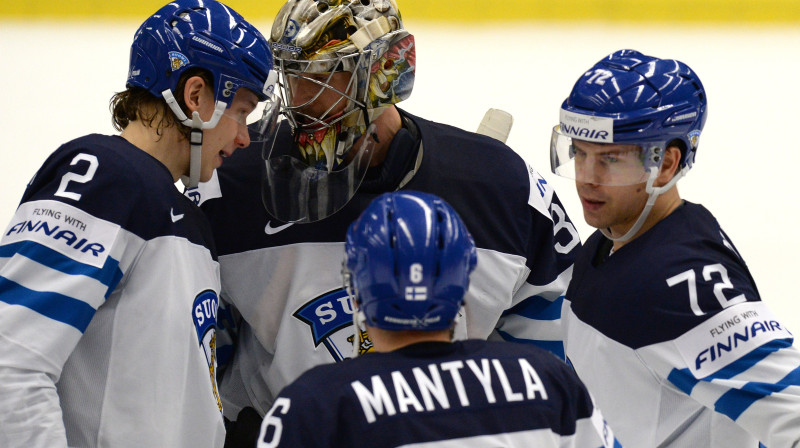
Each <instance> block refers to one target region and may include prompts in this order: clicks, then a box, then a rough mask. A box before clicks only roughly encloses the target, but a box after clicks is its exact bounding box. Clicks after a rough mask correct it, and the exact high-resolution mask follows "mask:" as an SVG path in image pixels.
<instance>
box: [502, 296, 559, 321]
mask: <svg viewBox="0 0 800 448" xmlns="http://www.w3.org/2000/svg"><path fill="white" fill-rule="evenodd" d="M563 302H564V297H563V296H561V297H559V298H558V299H556V300H554V301H550V300H547V299H545V298H544V297H541V296H533V297H529V298H527V299H525V300H523V301H522V302H520V303H519V304H518V305H517V306H515V307H513V308H511V309H508V310H506V311H505V312H503V315H504V316H507V315H509V314H517V315H520V316H524V317H527V318H529V319H535V320H558V319H561V305H562V304H563Z"/></svg>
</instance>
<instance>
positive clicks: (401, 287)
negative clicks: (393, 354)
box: [344, 191, 477, 330]
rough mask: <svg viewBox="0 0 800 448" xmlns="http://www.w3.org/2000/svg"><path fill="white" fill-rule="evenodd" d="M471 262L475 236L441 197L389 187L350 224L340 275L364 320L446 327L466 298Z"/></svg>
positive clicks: (389, 325) (392, 326)
mask: <svg viewBox="0 0 800 448" xmlns="http://www.w3.org/2000/svg"><path fill="white" fill-rule="evenodd" d="M476 263H477V253H476V250H475V243H474V242H473V240H472V236H470V234H469V232H468V231H467V228H466V226H465V225H464V223H463V222H462V221H461V218H460V217H459V216H458V214H457V213H456V211H455V210H453V208H452V207H451V206H450V205H449V204H447V203H446V202H445V201H444V200H442V199H441V198H439V197H437V196H434V195H431V194H427V193H418V192H411V191H407V192H394V193H386V194H384V195H382V196H380V197H378V198H377V199H375V200H374V201H373V202H372V203H371V204H370V205H369V207H367V209H366V210H364V212H363V213H362V214H361V216H360V217H359V218H358V219H357V220H356V221H355V222H353V224H351V225H350V228H349V230H348V232H347V239H346V242H345V262H344V268H345V269H344V273H345V274H344V277H345V279H344V280H345V285H346V286H347V288H348V290H349V291H350V292H351V295H352V296H353V298H354V300H355V301H356V303H357V304H358V306H359V310H360V311H361V312H363V313H364V315H365V317H366V323H367V324H368V325H370V326H372V327H378V328H383V329H386V330H444V329H447V328H450V326H451V325H453V322H454V320H455V318H456V315H457V314H458V311H459V309H460V308H461V306H462V304H463V302H464V294H465V292H466V291H467V288H468V286H469V275H470V273H471V272H472V271H473V270H474V269H475V265H476Z"/></svg>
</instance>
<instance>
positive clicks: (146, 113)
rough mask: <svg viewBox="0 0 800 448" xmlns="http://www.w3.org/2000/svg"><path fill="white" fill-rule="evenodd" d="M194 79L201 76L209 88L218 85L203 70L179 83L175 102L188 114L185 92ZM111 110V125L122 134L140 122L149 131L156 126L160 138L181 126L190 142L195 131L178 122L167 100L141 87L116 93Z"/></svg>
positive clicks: (188, 73)
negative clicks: (187, 84)
mask: <svg viewBox="0 0 800 448" xmlns="http://www.w3.org/2000/svg"><path fill="white" fill-rule="evenodd" d="M192 76H200V77H201V78H203V80H204V81H205V82H206V85H208V86H213V85H214V84H213V77H212V75H211V73H210V72H209V71H207V70H204V69H202V68H191V69H189V70H187V71H186V72H185V73H184V74H183V75H182V76H181V79H180V81H178V86H177V87H176V88H175V92H174V95H175V100H176V101H177V102H178V106H180V108H181V110H182V111H184V113H185V112H186V102H185V101H184V99H183V89H184V87H185V86H186V80H188V79H189V78H191V77H192ZM109 110H110V111H111V121H112V123H113V125H114V129H116V130H118V131H122V130H123V129H125V128H126V127H128V125H129V124H130V123H131V122H133V121H136V120H141V121H142V123H143V124H145V125H147V126H149V127H153V126H155V128H156V135H159V136H160V135H161V131H162V130H163V129H166V128H169V127H171V126H177V128H178V131H180V133H181V134H182V135H183V136H184V138H186V139H187V140H188V139H189V135H190V133H191V131H192V129H191V128H190V127H189V126H186V125H184V124H182V123H180V122H179V121H178V119H177V117H175V114H174V113H173V112H172V110H170V108H169V106H167V103H166V101H164V99H163V98H157V97H155V96H153V94H152V93H150V92H148V91H147V90H146V89H143V88H141V87H131V88H129V89H127V90H124V91H122V92H117V93H115V94H114V96H112V97H111V101H109ZM187 115H188V114H187Z"/></svg>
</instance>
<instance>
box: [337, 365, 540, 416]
mask: <svg viewBox="0 0 800 448" xmlns="http://www.w3.org/2000/svg"><path fill="white" fill-rule="evenodd" d="M517 361H518V362H519V368H520V372H521V374H522V378H523V379H524V381H525V390H522V389H519V390H514V388H513V387H512V385H511V383H510V382H509V380H508V375H507V374H506V372H505V370H504V369H503V365H502V364H501V362H500V360H498V359H492V360H489V359H485V358H484V359H481V360H480V361H478V360H475V359H467V360H465V361H461V360H453V361H446V362H442V363H438V364H429V365H428V369H427V372H426V371H425V370H423V369H422V368H420V367H414V368H413V369H412V374H413V378H411V377H408V376H404V375H403V372H402V371H399V370H395V371H393V372H391V373H390V374H389V375H384V376H381V375H373V376H372V378H371V384H363V383H362V382H361V381H353V382H352V383H350V387H351V388H352V389H353V391H354V392H355V394H356V397H358V401H359V403H361V408H362V410H363V411H364V418H365V419H366V420H367V422H368V423H374V422H375V421H376V420H377V419H378V418H379V417H384V416H385V417H391V416H393V415H396V414H397V413H398V412H399V413H401V414H406V413H409V412H433V411H437V410H442V409H451V408H454V407H462V408H465V407H468V406H470V404H471V403H472V402H476V401H477V402H480V403H490V404H494V403H497V402H498V400H500V401H505V402H506V403H513V402H517V401H523V400H536V399H539V400H547V390H545V387H544V384H543V383H542V380H541V379H540V378H539V374H537V373H536V369H534V368H533V366H532V365H531V364H530V363H529V362H528V360H527V359H524V358H519V359H518V360H517ZM465 375H467V376H469V377H470V378H469V379H468V381H469V382H472V381H471V380H473V379H474V380H477V381H478V382H479V383H480V384H481V386H483V389H482V392H483V393H482V394H480V395H481V396H473V397H470V395H469V394H468V393H467V391H468V390H469V391H472V392H473V393H474V392H475V390H476V389H467V388H465V387H464V380H465V378H464V376H465ZM498 383H499V385H500V386H501V387H502V390H503V395H502V396H497V394H495V392H494V391H495V388H494V386H495V385H496V384H498ZM448 389H453V390H455V391H456V394H457V396H458V402H452V403H451V402H450V399H449V397H448V395H447V390H448Z"/></svg>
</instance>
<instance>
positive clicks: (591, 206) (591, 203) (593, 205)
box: [580, 196, 605, 211]
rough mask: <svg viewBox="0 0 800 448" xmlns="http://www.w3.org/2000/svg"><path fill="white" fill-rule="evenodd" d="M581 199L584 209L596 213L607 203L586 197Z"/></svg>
mask: <svg viewBox="0 0 800 448" xmlns="http://www.w3.org/2000/svg"><path fill="white" fill-rule="evenodd" d="M580 198H581V205H582V206H583V209H584V210H586V211H596V210H599V209H600V208H602V207H603V205H605V201H601V200H598V199H594V198H587V197H584V196H581V197H580Z"/></svg>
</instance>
